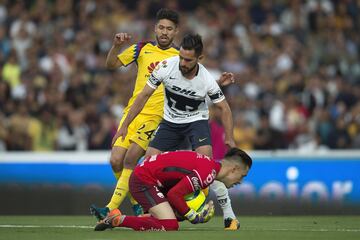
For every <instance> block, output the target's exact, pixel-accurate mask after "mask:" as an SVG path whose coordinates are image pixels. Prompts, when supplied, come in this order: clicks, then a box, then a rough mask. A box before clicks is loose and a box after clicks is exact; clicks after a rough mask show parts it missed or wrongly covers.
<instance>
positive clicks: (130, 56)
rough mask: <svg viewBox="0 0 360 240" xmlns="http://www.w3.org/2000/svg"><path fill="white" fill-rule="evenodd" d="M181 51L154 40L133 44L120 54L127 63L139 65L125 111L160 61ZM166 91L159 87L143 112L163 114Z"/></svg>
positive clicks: (120, 57)
mask: <svg viewBox="0 0 360 240" xmlns="http://www.w3.org/2000/svg"><path fill="white" fill-rule="evenodd" d="M178 53H179V51H178V49H177V48H176V47H174V46H172V47H170V48H168V49H161V48H159V47H158V46H157V45H156V43H154V42H139V43H137V44H133V45H132V46H130V47H129V48H127V49H126V50H125V51H123V52H122V53H121V54H119V55H118V58H119V60H120V61H121V62H122V63H123V64H124V65H125V66H127V65H129V64H131V63H132V62H135V63H136V64H137V67H138V71H137V77H136V82H135V86H134V91H133V94H132V97H131V98H130V100H129V102H128V105H127V107H126V108H125V113H126V112H128V111H129V109H130V108H131V106H132V104H133V103H134V101H135V99H136V97H137V96H138V95H139V93H140V92H141V91H142V90H143V88H144V86H145V84H146V82H147V80H148V78H149V77H150V74H151V73H152V71H153V70H154V69H155V68H156V66H157V65H158V64H159V62H161V61H163V60H164V59H166V58H169V57H172V56H175V55H178ZM163 106H164V92H163V88H162V87H160V88H158V89H157V90H156V91H155V92H154V93H153V94H152V96H151V97H150V98H149V100H148V101H147V103H146V104H145V106H144V108H143V110H142V111H141V113H142V114H149V115H158V116H160V117H162V116H163Z"/></svg>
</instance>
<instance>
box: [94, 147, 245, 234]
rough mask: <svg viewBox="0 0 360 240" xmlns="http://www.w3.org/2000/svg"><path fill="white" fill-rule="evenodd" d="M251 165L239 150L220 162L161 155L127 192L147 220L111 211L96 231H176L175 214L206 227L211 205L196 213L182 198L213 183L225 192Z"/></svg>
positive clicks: (186, 154)
mask: <svg viewBox="0 0 360 240" xmlns="http://www.w3.org/2000/svg"><path fill="white" fill-rule="evenodd" d="M251 165H252V159H251V157H250V156H249V155H248V154H247V153H245V152H244V151H242V150H240V149H238V148H232V149H230V150H229V152H228V153H227V154H226V155H225V157H224V159H223V160H222V161H221V162H215V161H214V160H213V159H211V158H209V157H207V156H205V155H203V154H200V153H197V152H192V151H176V152H164V153H161V154H158V155H153V156H150V157H147V158H146V159H145V160H144V162H143V163H142V164H140V165H138V166H137V167H136V168H135V170H134V172H133V173H132V175H131V177H130V181H129V188H130V193H131V194H132V196H133V197H134V198H135V200H136V201H137V202H138V203H139V204H141V206H142V207H143V208H144V211H146V212H149V216H127V215H122V214H121V212H120V211H119V210H118V209H114V210H112V211H111V212H110V213H109V214H108V216H107V217H106V218H105V219H103V220H102V221H100V222H99V223H98V224H97V225H96V227H95V230H96V231H102V230H105V229H107V228H113V227H127V228H132V229H134V230H137V231H149V230H150V231H151V230H153V231H174V230H178V229H179V224H178V221H177V218H176V216H175V213H174V210H175V211H176V212H177V213H178V214H179V215H180V216H184V218H185V219H187V220H188V221H190V222H191V223H193V224H198V223H205V222H207V221H209V220H210V219H211V217H212V216H213V215H214V205H213V203H212V201H209V202H208V203H207V204H205V206H204V207H203V208H202V210H200V211H199V212H196V211H195V210H194V209H190V208H189V207H188V205H187V204H186V202H185V200H184V196H185V195H187V194H190V193H193V192H195V191H196V190H199V189H205V188H207V187H208V186H209V185H210V184H211V183H212V182H213V181H214V180H215V179H216V180H218V181H220V182H223V183H224V184H225V186H226V187H227V188H230V187H232V186H234V185H236V184H239V183H240V182H241V181H242V179H243V178H244V177H245V176H246V175H247V174H248V171H249V169H250V168H251Z"/></svg>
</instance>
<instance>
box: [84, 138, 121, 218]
mask: <svg viewBox="0 0 360 240" xmlns="http://www.w3.org/2000/svg"><path fill="white" fill-rule="evenodd" d="M125 146H126V145H122V146H121V145H120V144H119V143H118V144H117V146H115V145H114V146H113V148H112V149H111V156H110V164H111V168H112V170H113V173H114V175H115V178H116V181H118V179H119V178H120V175H121V172H122V169H123V164H124V158H125V155H126V152H127V148H125ZM109 212H110V209H109V208H108V207H107V206H106V207H97V206H96V205H94V204H92V205H91V206H90V213H91V214H92V215H93V216H95V217H96V218H97V220H98V221H100V220H102V219H104V218H105V217H106V215H107V214H108V213H109Z"/></svg>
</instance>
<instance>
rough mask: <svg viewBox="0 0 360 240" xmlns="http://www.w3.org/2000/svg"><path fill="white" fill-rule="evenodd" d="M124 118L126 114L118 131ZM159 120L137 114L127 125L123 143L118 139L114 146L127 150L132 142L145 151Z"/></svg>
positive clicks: (155, 117)
mask: <svg viewBox="0 0 360 240" xmlns="http://www.w3.org/2000/svg"><path fill="white" fill-rule="evenodd" d="M125 118H126V114H124V116H123V117H122V118H121V121H120V124H119V127H118V129H119V128H120V126H121V124H122V123H123V121H124V120H125ZM161 120H162V117H159V116H156V115H145V114H139V115H138V116H137V117H136V118H135V119H134V120H133V121H132V122H131V124H130V125H129V128H128V132H127V135H126V138H125V139H124V141H122V140H121V137H120V138H118V139H117V140H116V142H115V143H114V146H116V147H123V148H126V149H128V148H129V146H130V144H131V143H132V142H134V143H136V144H138V145H139V146H140V147H141V148H142V149H144V150H146V149H147V147H148V145H149V143H150V141H151V139H152V137H153V136H154V132H155V130H156V129H157V127H158V125H159V124H160V122H161Z"/></svg>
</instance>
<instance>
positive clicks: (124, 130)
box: [111, 126, 127, 146]
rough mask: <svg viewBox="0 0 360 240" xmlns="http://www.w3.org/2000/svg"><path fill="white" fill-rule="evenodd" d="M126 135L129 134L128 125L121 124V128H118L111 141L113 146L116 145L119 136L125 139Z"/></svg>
mask: <svg viewBox="0 0 360 240" xmlns="http://www.w3.org/2000/svg"><path fill="white" fill-rule="evenodd" d="M126 135H127V127H123V126H121V127H120V129H119V130H117V132H116V133H115V136H114V137H113V139H112V141H111V146H114V143H115V142H116V140H117V139H118V138H119V137H121V139H122V140H123V141H124V139H125V137H126Z"/></svg>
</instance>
